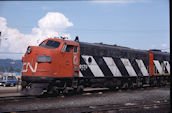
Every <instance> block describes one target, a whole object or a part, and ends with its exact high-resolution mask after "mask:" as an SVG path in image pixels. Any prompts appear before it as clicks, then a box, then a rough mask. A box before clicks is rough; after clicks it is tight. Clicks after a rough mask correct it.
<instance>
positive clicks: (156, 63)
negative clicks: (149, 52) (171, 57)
mask: <svg viewBox="0 0 172 113" xmlns="http://www.w3.org/2000/svg"><path fill="white" fill-rule="evenodd" d="M153 62H154V64H155V67H156V68H157V70H158V72H159V73H160V74H163V70H162V67H161V64H160V63H159V61H158V60H153Z"/></svg>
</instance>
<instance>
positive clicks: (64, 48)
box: [62, 45, 73, 52]
mask: <svg viewBox="0 0 172 113" xmlns="http://www.w3.org/2000/svg"><path fill="white" fill-rule="evenodd" d="M72 48H73V46H72V45H64V46H63V49H62V52H71V51H72Z"/></svg>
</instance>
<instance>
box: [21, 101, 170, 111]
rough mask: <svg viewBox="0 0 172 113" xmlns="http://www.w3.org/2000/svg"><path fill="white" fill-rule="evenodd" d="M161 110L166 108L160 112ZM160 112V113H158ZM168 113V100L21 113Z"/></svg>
mask: <svg viewBox="0 0 172 113" xmlns="http://www.w3.org/2000/svg"><path fill="white" fill-rule="evenodd" d="M162 108H166V109H164V110H161V109H162ZM159 110H161V111H159ZM138 111H139V112H140V113H148V111H149V112H150V113H152V112H153V111H154V112H156V113H169V111H170V102H169V100H160V101H152V102H137V103H125V104H111V105H96V106H82V107H68V108H58V109H55V108H54V109H36V110H30V111H29V110H28V111H22V113H25V112H27V113H42V112H46V113H52V112H57V113H135V112H136V113H138Z"/></svg>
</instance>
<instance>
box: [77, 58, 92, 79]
mask: <svg viewBox="0 0 172 113" xmlns="http://www.w3.org/2000/svg"><path fill="white" fill-rule="evenodd" d="M85 60H86V59H85ZM85 60H84V59H83V57H82V56H80V66H79V67H80V71H81V73H82V75H83V76H84V77H94V74H93V73H92V71H91V70H90V68H89V67H88V65H87V63H86V62H85Z"/></svg>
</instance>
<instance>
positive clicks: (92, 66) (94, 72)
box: [82, 55, 104, 77]
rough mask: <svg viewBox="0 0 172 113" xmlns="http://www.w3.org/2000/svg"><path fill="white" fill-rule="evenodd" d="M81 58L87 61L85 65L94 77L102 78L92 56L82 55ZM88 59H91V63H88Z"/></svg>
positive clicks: (102, 75)
mask: <svg viewBox="0 0 172 113" xmlns="http://www.w3.org/2000/svg"><path fill="white" fill-rule="evenodd" d="M82 57H83V58H85V59H87V60H86V64H87V65H88V67H89V68H90V70H91V71H92V73H93V75H94V76H95V77H104V74H103V72H102V71H101V69H100V68H99V66H98V65H97V63H96V61H95V59H94V58H93V57H92V56H87V55H83V56H82ZM88 58H91V59H92V62H91V63H89V62H88Z"/></svg>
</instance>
